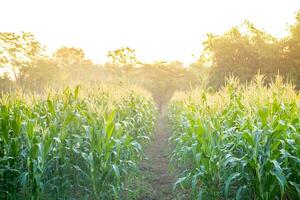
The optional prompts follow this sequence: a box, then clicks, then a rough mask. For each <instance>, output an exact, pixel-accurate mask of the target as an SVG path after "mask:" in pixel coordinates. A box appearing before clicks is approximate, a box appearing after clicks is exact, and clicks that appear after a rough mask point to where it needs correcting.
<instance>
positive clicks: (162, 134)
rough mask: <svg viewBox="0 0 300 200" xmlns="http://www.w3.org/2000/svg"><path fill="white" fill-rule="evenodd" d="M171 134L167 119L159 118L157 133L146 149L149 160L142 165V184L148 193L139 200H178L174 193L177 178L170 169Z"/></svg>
mask: <svg viewBox="0 0 300 200" xmlns="http://www.w3.org/2000/svg"><path fill="white" fill-rule="evenodd" d="M169 134H170V132H169V131H168V128H167V125H166V121H165V119H164V118H163V117H162V116H159V118H158V123H157V127H156V133H155V135H154V136H153V139H152V141H151V143H149V144H148V145H147V146H146V148H145V156H146V158H147V160H144V161H143V162H142V163H141V164H140V170H141V171H142V174H143V176H144V180H143V181H142V183H141V184H144V185H143V187H144V188H147V192H145V194H142V196H141V197H140V198H139V200H170V199H176V197H175V192H174V191H173V184H174V183H175V181H176V176H175V174H174V172H173V173H172V172H171V171H172V170H170V169H169V155H170V149H169V145H168V138H169V137H170V135H169Z"/></svg>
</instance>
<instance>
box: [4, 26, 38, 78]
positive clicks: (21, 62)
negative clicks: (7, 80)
mask: <svg viewBox="0 0 300 200" xmlns="http://www.w3.org/2000/svg"><path fill="white" fill-rule="evenodd" d="M42 52H43V48H42V46H41V44H40V43H39V42H38V41H37V40H36V39H35V37H34V36H33V35H32V34H31V33H28V32H22V33H21V34H17V33H13V32H0V67H7V68H9V69H10V70H11V71H12V72H13V75H14V79H15V80H16V82H17V83H18V82H19V81H18V80H19V79H18V74H19V72H20V70H21V69H22V68H24V67H28V66H30V64H31V63H32V62H33V61H34V60H36V59H37V58H38V57H40V56H41V55H42Z"/></svg>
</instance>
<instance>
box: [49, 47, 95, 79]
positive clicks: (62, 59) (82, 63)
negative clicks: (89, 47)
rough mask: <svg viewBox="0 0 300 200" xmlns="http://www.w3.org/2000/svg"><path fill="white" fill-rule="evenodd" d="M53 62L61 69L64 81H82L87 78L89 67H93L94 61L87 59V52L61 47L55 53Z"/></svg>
mask: <svg viewBox="0 0 300 200" xmlns="http://www.w3.org/2000/svg"><path fill="white" fill-rule="evenodd" d="M53 60H54V62H55V63H56V64H57V66H58V67H59V71H60V73H61V74H62V75H64V77H62V80H63V81H65V82H67V81H70V80H77V81H78V80H80V79H81V78H82V77H86V76H87V73H88V71H89V70H88V69H87V68H88V66H91V65H93V63H92V61H91V60H89V59H86V58H85V52H84V50H83V49H81V48H75V47H61V48H59V49H58V50H56V51H55V52H54V53H53Z"/></svg>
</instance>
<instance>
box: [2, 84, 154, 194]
mask: <svg viewBox="0 0 300 200" xmlns="http://www.w3.org/2000/svg"><path fill="white" fill-rule="evenodd" d="M83 91H84V92H83ZM155 114H156V110H155V107H154V105H153V102H152V99H151V97H150V96H149V95H148V94H147V93H145V92H144V91H142V90H140V89H139V88H136V87H133V86H128V87H127V88H126V90H124V88H123V87H120V86H105V85H102V86H101V87H90V88H86V87H83V88H79V87H76V88H75V90H74V91H72V90H71V89H69V88H66V89H65V90H64V91H63V92H57V93H53V92H52V93H49V95H48V96H47V98H44V97H39V96H32V97H30V96H29V95H25V96H22V95H18V94H11V95H9V96H6V95H4V96H3V97H2V98H1V100H0V188H1V190H0V199H120V198H122V195H123V194H124V192H125V191H126V189H127V188H126V184H125V183H126V180H127V177H129V175H130V174H131V173H132V172H133V171H134V170H136V168H137V162H138V160H139V159H141V155H142V154H141V151H142V146H141V144H142V143H143V142H144V141H145V140H148V139H149V136H150V134H151V132H152V131H153V127H154V122H155V118H156V117H155Z"/></svg>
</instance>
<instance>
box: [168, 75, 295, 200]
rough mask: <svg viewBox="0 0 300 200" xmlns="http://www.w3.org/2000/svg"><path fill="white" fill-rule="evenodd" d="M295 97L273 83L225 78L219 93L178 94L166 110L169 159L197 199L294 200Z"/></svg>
mask: <svg viewBox="0 0 300 200" xmlns="http://www.w3.org/2000/svg"><path fill="white" fill-rule="evenodd" d="M299 103H300V96H299V94H298V93H297V92H295V90H294V89H293V87H292V86H291V85H289V84H284V83H283V81H282V79H281V78H280V77H277V79H276V81H275V82H273V83H272V84H270V85H269V87H266V86H264V83H263V79H262V76H257V77H256V79H255V80H254V81H252V82H251V84H249V85H248V86H240V85H239V82H238V81H237V80H236V79H234V78H231V79H229V80H228V81H227V84H226V86H225V87H224V88H222V90H220V91H219V92H216V93H211V92H209V90H206V89H198V90H195V91H192V92H190V93H177V94H175V96H174V97H173V99H172V101H171V103H170V105H169V120H170V122H171V125H172V130H173V136H172V137H171V141H172V142H173V144H174V145H175V146H176V147H175V150H174V152H173V153H172V160H173V161H174V163H177V164H178V165H179V168H180V169H181V170H182V177H181V178H180V179H179V180H178V181H177V183H176V184H175V187H176V186H178V185H181V186H182V187H183V188H185V189H188V190H190V191H192V193H193V195H194V196H195V198H196V197H197V198H199V199H262V200H268V199H270V200H271V199H299V197H300V193H299V185H300V174H299V171H300V151H299V150H300V145H299V144H300V135H299V132H300V121H299V119H300V112H299V111H300V107H299V106H300V104H299Z"/></svg>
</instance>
